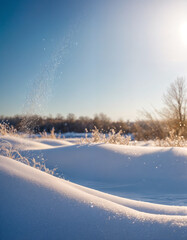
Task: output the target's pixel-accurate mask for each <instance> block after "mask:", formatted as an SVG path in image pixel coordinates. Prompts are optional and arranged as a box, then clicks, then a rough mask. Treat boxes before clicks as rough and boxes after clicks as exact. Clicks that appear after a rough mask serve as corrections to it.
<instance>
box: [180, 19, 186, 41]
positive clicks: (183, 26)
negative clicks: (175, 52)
mask: <svg viewBox="0 0 187 240" xmlns="http://www.w3.org/2000/svg"><path fill="white" fill-rule="evenodd" d="M179 30H180V36H181V40H182V42H183V43H184V44H185V45H187V22H184V23H182V24H181V25H180V29H179Z"/></svg>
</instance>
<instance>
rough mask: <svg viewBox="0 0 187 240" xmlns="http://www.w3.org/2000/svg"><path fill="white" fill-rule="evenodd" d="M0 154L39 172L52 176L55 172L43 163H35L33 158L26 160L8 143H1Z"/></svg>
mask: <svg viewBox="0 0 187 240" xmlns="http://www.w3.org/2000/svg"><path fill="white" fill-rule="evenodd" d="M0 154H1V155H3V156H6V157H9V158H11V159H14V160H16V161H19V162H22V163H24V164H26V165H29V166H31V167H34V168H37V169H39V170H41V171H44V172H46V173H49V174H51V175H54V173H55V170H56V169H55V168H54V169H52V170H50V169H49V168H47V167H46V166H45V163H42V162H37V161H36V160H35V158H32V159H31V160H29V159H28V158H26V157H23V156H22V155H21V153H20V152H19V151H18V150H16V149H13V147H12V145H11V143H10V142H8V141H3V142H2V146H1V149H0Z"/></svg>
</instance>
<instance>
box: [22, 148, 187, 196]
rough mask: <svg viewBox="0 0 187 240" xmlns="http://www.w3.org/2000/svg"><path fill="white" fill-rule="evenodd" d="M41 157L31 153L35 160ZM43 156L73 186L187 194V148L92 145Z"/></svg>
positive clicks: (50, 150)
mask: <svg viewBox="0 0 187 240" xmlns="http://www.w3.org/2000/svg"><path fill="white" fill-rule="evenodd" d="M39 153H41V151H40V150H34V151H29V154H30V155H31V156H34V157H36V156H38V155H39ZM22 154H23V155H27V154H28V152H25V151H23V152H22ZM42 154H43V157H44V159H46V166H47V167H48V168H54V167H55V168H57V172H59V173H60V174H61V173H63V175H64V177H65V178H66V179H68V180H71V181H73V182H79V183H81V184H84V183H85V184H87V183H90V186H91V184H92V183H93V182H95V183H96V182H97V183H99V184H100V185H102V184H103V185H105V186H106V185H108V186H112V185H113V186H119V187H122V188H123V189H124V190H127V191H131V192H132V191H134V192H142V191H144V192H153V193H154V192H157V193H158V192H159V193H186V186H187V149H186V148H164V147H139V146H124V145H123V146H122V145H112V144H93V145H81V146H80V145H71V146H66V147H64V146H59V147H56V148H48V149H44V150H42ZM93 185H94V184H93Z"/></svg>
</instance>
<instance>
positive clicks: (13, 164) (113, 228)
mask: <svg viewBox="0 0 187 240" xmlns="http://www.w3.org/2000/svg"><path fill="white" fill-rule="evenodd" d="M57 149H58V148H57ZM0 192H1V198H0V219H1V224H0V239H128V240H131V239H133V240H136V239H139V240H141V239H142V240H146V239H149V240H151V239H159V240H162V239H164V240H167V239H168V240H172V239H175V240H176V239H180V240H182V239H185V240H186V239H187V216H181V215H186V207H174V206H173V207H166V206H163V205H162V206H161V205H159V206H158V205H154V204H146V203H140V205H141V204H143V205H141V206H140V205H139V203H138V202H136V201H133V202H131V203H132V204H131V205H130V202H129V204H128V201H130V200H128V201H127V200H125V199H122V198H118V197H114V196H111V195H108V194H104V193H100V192H98V191H95V190H91V189H88V188H85V187H81V186H79V185H76V184H73V183H70V182H68V181H65V180H62V179H58V178H56V177H53V176H51V175H48V174H46V173H43V172H41V171H39V170H37V169H34V168H31V167H29V166H26V165H24V164H22V163H20V162H17V161H15V160H12V159H9V158H6V157H2V156H0ZM146 207H147V208H154V207H155V208H156V209H158V208H159V209H161V210H162V211H165V214H164V215H162V214H150V213H145V212H143V208H146ZM138 208H139V211H137V210H135V209H138ZM140 208H141V209H140ZM140 210H141V211H140ZM169 214H178V215H169Z"/></svg>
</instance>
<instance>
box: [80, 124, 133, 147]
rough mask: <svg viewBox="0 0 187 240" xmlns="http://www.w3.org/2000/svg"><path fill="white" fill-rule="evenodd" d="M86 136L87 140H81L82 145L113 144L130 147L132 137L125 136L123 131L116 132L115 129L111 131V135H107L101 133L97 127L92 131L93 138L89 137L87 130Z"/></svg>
mask: <svg viewBox="0 0 187 240" xmlns="http://www.w3.org/2000/svg"><path fill="white" fill-rule="evenodd" d="M85 131H86V135H85V139H83V138H82V139H81V143H111V144H122V145H129V143H130V141H131V137H130V136H124V134H123V133H122V131H121V130H120V131H119V132H118V133H116V132H115V130H114V129H111V130H110V132H109V134H108V135H106V134H104V133H101V132H100V131H99V129H97V127H96V126H95V127H94V129H93V130H92V135H91V138H88V137H87V133H88V130H87V129H85Z"/></svg>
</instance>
